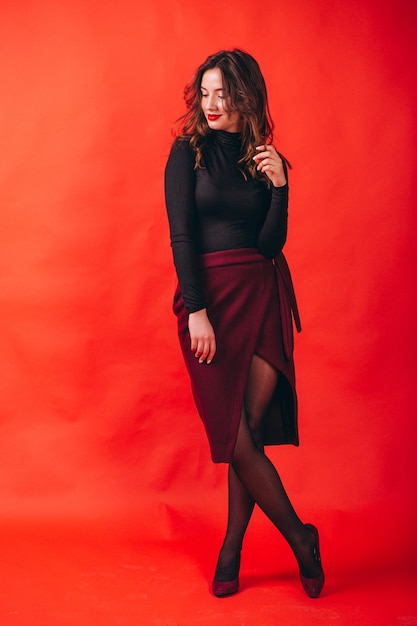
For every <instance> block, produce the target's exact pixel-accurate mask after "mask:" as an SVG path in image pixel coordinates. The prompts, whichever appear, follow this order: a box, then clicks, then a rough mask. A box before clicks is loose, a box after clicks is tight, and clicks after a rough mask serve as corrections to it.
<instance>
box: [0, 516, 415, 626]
mask: <svg viewBox="0 0 417 626" xmlns="http://www.w3.org/2000/svg"><path fill="white" fill-rule="evenodd" d="M151 515H154V517H155V528H157V531H155V533H154V535H155V536H154V538H153V539H151V538H150V537H151V535H152V533H151V532H149V530H150V527H149V526H148V528H147V531H146V532H144V531H143V528H140V526H139V525H136V528H133V525H128V524H126V525H125V526H124V527H123V524H114V525H110V524H109V525H107V526H105V525H103V524H97V523H95V524H93V523H92V522H90V524H87V523H84V524H80V523H75V522H74V523H73V524H70V523H68V524H66V525H64V524H62V523H58V522H56V523H55V524H52V523H51V522H49V523H48V524H47V523H44V524H41V523H38V524H32V525H30V524H28V523H26V524H24V523H13V524H12V523H9V524H3V525H2V529H1V568H0V575H1V585H0V626H9V625H13V626H33V625H36V626H40V625H42V626H67V625H68V626H95V625H100V626H119V625H126V626H133V625H139V626H140V625H148V624H149V625H154V626H185V625H190V626H191V625H193V626H194V625H211V624H219V625H222V626H225V625H226V626H228V625H230V626H235V625H236V626H275V625H278V624H279V625H283V626H292V625H294V626H300V625H302V624H308V625H312V626H314V625H315V624H326V625H327V624H334V625H335V626H339V625H346V626H347V625H349V626H356V625H357V626H366V625H368V624H372V625H374V624H375V625H378V626H385V625H387V626H388V625H389V626H394V625H395V626H408V625H411V624H417V599H416V596H417V594H416V590H417V585H416V582H417V578H416V569H415V567H414V562H413V561H414V558H413V556H412V555H410V556H409V557H407V556H406V557H404V556H401V555H400V553H396V551H395V550H394V549H393V545H392V542H391V541H388V540H386V541H383V540H382V539H383V538H382V535H381V534H380V535H378V534H373V530H372V529H373V524H372V521H371V520H369V519H368V520H367V522H366V523H364V522H363V520H360V516H358V518H356V519H355V517H353V516H344V515H342V514H340V513H339V514H334V513H333V514H328V515H327V516H323V517H322V519H319V520H316V521H317V522H318V523H319V524H320V530H321V536H322V538H321V543H322V557H323V562H324V565H325V571H326V576H327V582H326V586H325V589H324V592H323V595H322V596H321V597H320V598H319V599H317V600H310V599H309V598H307V597H306V596H305V595H304V593H303V591H302V589H301V586H300V583H299V581H298V576H297V570H296V567H295V565H294V562H293V559H292V556H291V554H290V552H289V550H288V548H287V547H286V545H285V544H284V543H283V540H282V539H280V538H279V537H278V536H277V534H276V533H275V531H274V530H273V529H272V528H271V527H270V525H269V524H268V523H267V522H266V521H265V520H264V519H263V518H262V516H261V514H257V515H256V517H255V519H254V520H253V524H252V527H251V529H250V531H249V534H248V536H247V540H246V544H245V547H244V554H243V559H242V568H241V592H240V593H239V594H237V595H236V596H233V597H230V598H224V599H217V598H215V597H213V596H212V595H211V594H210V591H209V585H210V579H211V575H212V571H213V567H214V564H215V557H216V551H217V547H218V545H219V542H220V540H221V529H220V524H218V523H216V520H215V519H210V520H207V521H203V518H202V516H201V515H200V514H199V513H198V512H195V511H194V512H192V511H191V509H189V510H176V509H175V508H170V507H166V506H165V505H159V506H155V507H154V508H153V509H152V511H151ZM359 522H360V523H359ZM197 527H198V528H199V529H200V530H199V532H197V530H196V529H197ZM358 528H359V529H361V531H359V534H358ZM355 534H356V537H357V539H356V542H355V543H353V537H354V536H355ZM158 536H159V539H158ZM358 537H359V538H358Z"/></svg>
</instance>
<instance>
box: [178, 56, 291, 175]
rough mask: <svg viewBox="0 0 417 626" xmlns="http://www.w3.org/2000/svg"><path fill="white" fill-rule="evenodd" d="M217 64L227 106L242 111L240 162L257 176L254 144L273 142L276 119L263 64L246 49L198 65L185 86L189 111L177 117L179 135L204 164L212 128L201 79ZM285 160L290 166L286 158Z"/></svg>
mask: <svg viewBox="0 0 417 626" xmlns="http://www.w3.org/2000/svg"><path fill="white" fill-rule="evenodd" d="M214 68H218V69H219V70H220V73H221V76H222V83H223V91H224V95H225V97H226V102H227V109H228V110H229V111H238V112H239V113H240V115H241V134H242V157H241V159H240V161H239V162H240V163H241V164H242V165H244V166H245V169H247V170H249V172H250V173H251V174H252V176H256V175H257V171H256V164H255V162H254V161H253V155H254V154H255V147H256V146H259V145H262V144H266V143H272V141H273V131H274V123H273V121H272V118H271V114H270V110H269V105H268V96H267V91H266V85H265V80H264V77H263V76H262V72H261V70H260V67H259V65H258V63H257V61H256V60H255V59H254V58H253V56H251V55H250V54H248V53H247V52H244V51H243V50H239V49H238V48H235V49H233V50H220V51H219V52H216V53H215V54H212V55H210V56H209V57H208V58H207V59H206V60H205V61H204V63H202V64H201V65H200V66H199V67H198V69H197V71H196V72H195V75H194V77H193V79H192V80H191V82H190V83H188V84H187V85H186V87H185V89H184V100H185V104H186V107H187V111H186V113H185V114H184V115H182V116H181V117H180V118H179V119H178V120H177V123H178V126H179V130H178V135H179V139H187V140H188V141H190V145H191V146H192V147H193V148H194V150H195V151H196V168H198V167H201V157H202V148H203V146H204V143H205V140H206V138H207V136H208V135H209V134H210V133H211V132H212V131H211V129H210V127H209V125H208V124H207V120H206V118H205V115H204V113H203V111H202V108H201V81H202V78H203V74H204V73H205V72H206V71H207V70H211V69H214ZM280 156H281V157H282V155H280ZM282 158H283V159H284V157H282ZM284 161H285V162H286V164H287V165H288V166H289V167H291V166H290V165H289V163H288V162H287V160H286V159H284Z"/></svg>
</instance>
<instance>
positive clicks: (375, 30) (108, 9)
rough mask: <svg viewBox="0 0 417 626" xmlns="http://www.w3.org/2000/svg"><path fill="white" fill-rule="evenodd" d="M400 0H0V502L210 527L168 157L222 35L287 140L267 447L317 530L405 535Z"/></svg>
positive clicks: (149, 526) (73, 515) (407, 355)
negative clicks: (281, 368)
mask: <svg viewBox="0 0 417 626" xmlns="http://www.w3.org/2000/svg"><path fill="white" fill-rule="evenodd" d="M416 17H417V6H416V4H415V2H414V1H413V0H396V1H395V2H394V0H387V1H386V2H384V3H381V2H377V1H376V0H361V1H359V0H355V1H348V0H345V1H343V0H342V1H340V2H329V0H317V1H312V0H310V1H308V0H307V1H306V0H304V1H301V0H281V1H279V2H273V1H272V0H265V1H264V2H262V3H259V2H257V3H254V2H250V1H249V0H231V1H230V2H223V3H221V4H220V5H217V6H216V7H215V8H213V7H207V6H204V7H203V6H200V5H199V4H198V3H195V2H194V1H191V0H170V1H169V2H168V1H164V2H160V3H159V4H155V5H152V4H150V3H147V4H146V5H145V4H143V5H142V4H140V3H139V4H138V3H137V2H133V0H132V1H131V0H119V2H117V3H114V2H111V1H110V0H102V1H101V2H96V1H95V0H82V1H81V0H71V1H70V0H64V1H60V2H53V1H52V0H50V1H47V0H39V1H38V2H36V3H34V2H30V1H29V0H27V1H25V0H20V1H19V0H17V1H16V2H12V1H11V0H9V1H5V0H3V2H2V4H1V9H0V47H1V61H0V86H1V98H0V145H1V153H2V157H1V159H0V180H1V186H0V207H1V213H0V329H1V343H0V368H1V376H0V389H1V405H0V411H1V422H0V458H1V464H2V472H1V476H0V499H1V517H2V520H3V522H4V524H5V525H6V526H7V524H13V523H15V520H21V521H22V520H25V523H29V524H32V523H35V522H37V523H38V522H47V523H50V522H51V520H56V521H57V522H58V521H62V520H74V521H79V520H84V521H85V520H90V521H91V523H92V524H93V523H95V520H97V519H100V520H107V521H109V522H110V521H111V520H114V521H116V522H118V521H120V520H122V519H123V520H125V522H126V523H130V522H131V523H132V524H133V525H134V526H135V531H136V532H137V536H138V537H140V538H141V539H142V540H145V539H146V540H150V541H153V540H155V541H158V540H160V539H173V538H174V539H177V538H178V537H181V536H182V533H183V532H184V529H185V528H186V529H187V532H189V531H190V528H191V527H193V525H194V522H193V520H197V519H199V520H200V522H201V523H203V524H204V528H205V529H207V528H213V529H214V530H213V533H214V534H216V533H217V535H216V539H215V540H213V542H212V543H213V544H214V545H215V547H216V549H217V543H218V541H220V537H221V533H222V530H223V526H224V511H225V491H224V490H225V475H226V474H225V467H224V466H213V465H212V464H211V462H210V458H209V453H208V446H207V443H206V440H205V436H204V433H203V429H202V426H201V424H200V422H199V419H198V417H197V415H196V411H195V409H194V406H193V403H192V400H191V396H190V391H189V384H188V380H187V377H186V374H185V370H184V367H183V364H182V362H181V357H180V353H179V349H178V346H177V340H176V335H175V321H174V318H173V316H172V313H171V299H172V293H173V289H174V284H175V276H174V271H173V266H172V259H171V251H170V248H169V239H168V229H167V220H166V216H165V208H164V198H163V170H164V165H165V161H166V158H167V154H168V152H169V147H170V142H171V135H170V128H171V124H172V123H173V122H174V120H175V119H176V117H178V116H179V115H180V114H181V113H182V111H183V103H182V89H183V86H184V84H185V83H186V82H187V81H188V79H189V78H190V77H191V75H192V73H193V71H194V69H195V68H196V66H197V65H198V64H199V63H200V62H201V61H202V60H203V59H204V58H205V57H206V56H207V55H208V54H209V53H212V52H214V51H216V50H218V49H220V48H222V47H227V48H230V47H233V46H238V47H242V48H243V49H245V50H247V51H248V52H250V53H252V54H253V55H254V56H255V57H256V58H257V59H258V61H259V63H260V65H261V68H262V70H263V72H264V75H265V78H266V81H267V85H268V88H269V96H270V105H271V110H272V113H273V117H274V120H275V123H276V145H277V146H278V147H279V149H280V150H281V151H282V152H284V154H285V155H286V156H287V157H288V158H289V159H290V161H291V162H292V164H293V171H292V172H291V180H290V184H291V202H290V232H289V239H288V243H287V247H286V253H287V258H288V260H289V262H290V265H291V267H292V272H293V279H294V282H295V286H296V291H297V295H298V301H299V306H300V310H301V315H302V322H303V332H302V334H301V335H300V336H298V337H297V344H296V359H297V376H298V393H299V400H300V434H301V447H300V448H299V449H295V448H279V449H273V450H272V449H271V456H272V458H273V460H274V462H276V464H277V466H278V468H279V470H280V472H281V473H282V477H283V479H284V481H285V483H286V485H287V487H288V490H289V492H290V494H291V496H292V498H293V500H294V502H295V504H296V507H297V509H298V510H299V511H300V514H301V515H302V516H303V517H312V519H316V520H318V522H319V523H320V522H321V524H322V526H323V527H324V529H325V530H324V532H325V533H326V536H327V539H326V540H327V542H328V546H329V548H328V552H329V553H331V552H332V550H333V549H334V548H332V542H333V545H336V544H337V542H338V541H339V547H338V549H339V550H340V549H342V550H343V551H344V553H345V556H348V558H352V559H354V556H353V552H355V551H359V552H361V551H362V554H365V553H363V550H366V555H367V556H366V558H364V560H365V561H366V560H367V559H368V557H369V560H372V559H374V558H375V556H376V555H378V554H380V552H381V546H382V545H384V551H385V554H387V555H388V556H390V558H391V557H393V558H394V555H395V558H401V559H402V558H403V557H404V559H406V558H408V557H409V556H410V554H411V556H412V555H413V554H415V547H416V541H415V530H414V525H415V523H416V521H417V515H416V506H415V505H416V498H415V473H416V461H415V447H416V426H415V419H416V409H415V404H416V391H415V389H416V383H415V379H416V357H415V354H416V332H415V319H416V302H415V263H416V256H415V226H416V215H415V214H416V192H415V174H414V171H415V160H416V139H417V137H416V122H415V101H416V89H415V75H414V74H415V66H416V63H415V62H416V46H415V38H416ZM203 520H204V521H203ZM196 524H197V522H196ZM255 524H258V527H259V528H260V529H261V530H262V532H265V533H267V532H269V531H268V530H266V528H269V526H268V527H267V526H266V523H265V526H264V521H263V520H261V518H259V520H255ZM342 535H343V536H344V537H349V541H351V540H353V539H355V540H356V541H357V543H356V544H355V545H356V547H355V548H354V549H353V548H351V545H352V544H346V543H343V541H342V539H341V536H342ZM210 541H211V540H210ZM215 541H216V542H217V543H215ZM210 549H211V548H210ZM213 554H214V553H213ZM212 560H214V556H212V557H211V561H210V565H208V566H207V568H208V569H209V567H211V565H212ZM335 567H336V563H335ZM207 575H208V576H209V575H210V572H208V574H207ZM416 613H417V609H416ZM123 623H124V622H123ZM149 623H151V622H149ZM152 623H153V622H152ZM155 623H156V622H155ZM161 623H164V622H161ZM166 623H168V622H166ZM184 623H185V622H184ZM350 623H353V622H352V621H350ZM380 623H382V622H380Z"/></svg>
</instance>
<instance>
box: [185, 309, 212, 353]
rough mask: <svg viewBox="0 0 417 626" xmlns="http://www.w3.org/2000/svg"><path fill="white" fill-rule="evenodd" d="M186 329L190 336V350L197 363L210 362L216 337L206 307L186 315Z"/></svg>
mask: <svg viewBox="0 0 417 626" xmlns="http://www.w3.org/2000/svg"><path fill="white" fill-rule="evenodd" d="M188 330H189V331H190V337H191V350H192V352H194V354H195V356H196V358H197V359H198V362H199V363H204V361H206V362H207V365H209V363H211V362H212V360H213V357H214V355H215V353H216V338H215V336H214V330H213V326H212V325H211V323H210V320H209V318H208V316H207V310H206V309H200V311H195V313H190V315H189V316H188Z"/></svg>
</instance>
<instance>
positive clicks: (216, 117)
mask: <svg viewBox="0 0 417 626" xmlns="http://www.w3.org/2000/svg"><path fill="white" fill-rule="evenodd" d="M219 117H221V115H207V119H208V120H209V122H215V121H216V120H218V119H219Z"/></svg>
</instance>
